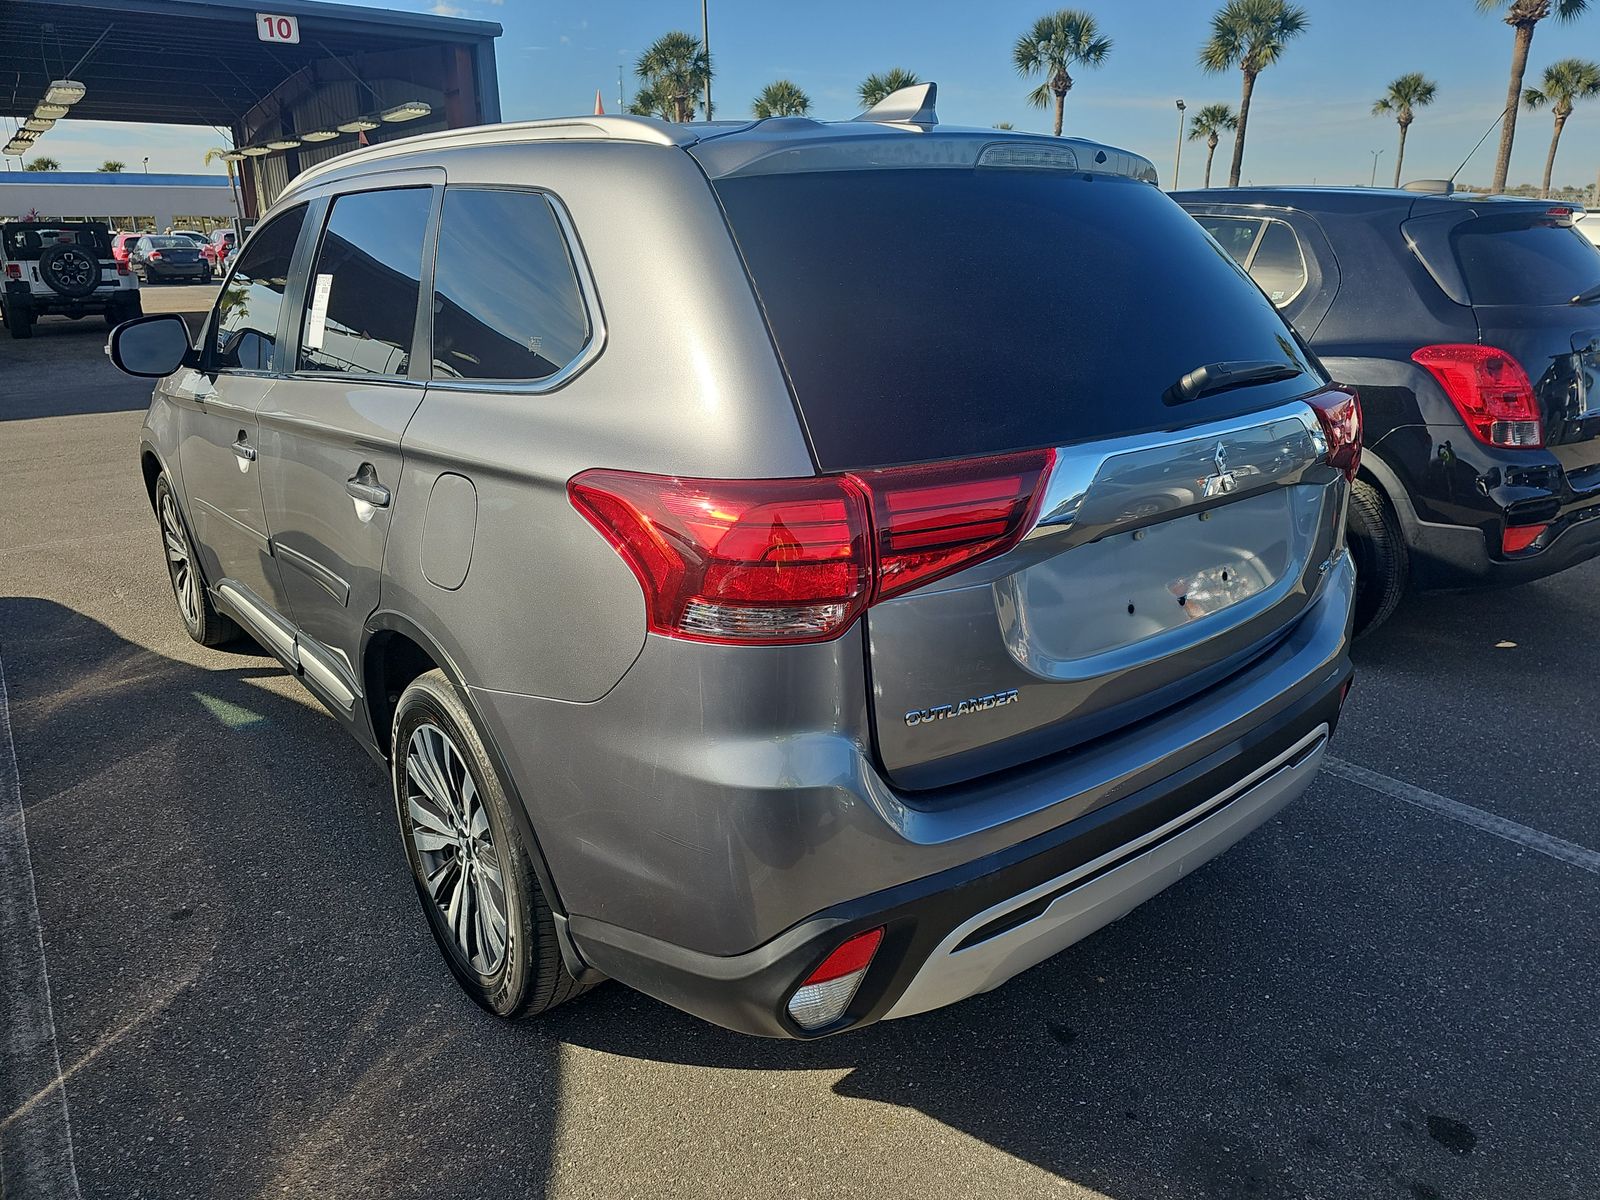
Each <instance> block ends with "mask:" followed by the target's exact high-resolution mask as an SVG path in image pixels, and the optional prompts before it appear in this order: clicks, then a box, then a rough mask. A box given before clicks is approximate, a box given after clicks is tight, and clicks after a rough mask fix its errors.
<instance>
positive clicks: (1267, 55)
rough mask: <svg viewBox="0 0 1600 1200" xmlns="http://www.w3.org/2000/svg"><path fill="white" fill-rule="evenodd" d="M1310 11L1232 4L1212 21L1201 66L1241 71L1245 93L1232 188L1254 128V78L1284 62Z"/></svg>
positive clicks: (1233, 0)
mask: <svg viewBox="0 0 1600 1200" xmlns="http://www.w3.org/2000/svg"><path fill="white" fill-rule="evenodd" d="M1310 23H1311V22H1310V19H1309V18H1308V17H1307V16H1306V10H1305V9H1303V8H1301V7H1300V6H1299V5H1296V4H1290V3H1288V2H1287V0H1228V3H1227V4H1225V5H1223V7H1221V8H1220V9H1218V10H1217V11H1216V12H1215V13H1214V14H1213V15H1212V17H1211V37H1210V39H1209V40H1207V42H1206V44H1205V45H1204V46H1202V47H1200V65H1201V67H1203V68H1204V69H1205V70H1207V71H1212V72H1216V73H1220V72H1223V71H1229V70H1232V69H1233V68H1234V67H1238V68H1239V72H1240V73H1241V74H1242V75H1243V76H1244V90H1243V93H1242V94H1241V95H1240V97H1239V116H1238V122H1239V124H1238V127H1237V129H1235V131H1234V135H1233V164H1232V165H1231V166H1230V167H1229V168H1228V186H1229V187H1238V186H1239V173H1240V171H1241V170H1242V169H1243V167H1244V138H1245V130H1246V128H1247V127H1248V126H1249V124H1250V97H1251V96H1252V95H1254V93H1255V90H1256V77H1257V76H1258V75H1260V74H1261V72H1262V71H1264V70H1266V69H1267V68H1268V67H1270V66H1272V64H1273V63H1275V62H1277V61H1278V59H1279V58H1281V57H1282V56H1283V51H1284V47H1285V46H1287V45H1288V43H1289V41H1290V39H1292V38H1295V37H1298V36H1299V35H1300V34H1302V33H1304V32H1305V30H1306V27H1307V26H1308V25H1309V24H1310Z"/></svg>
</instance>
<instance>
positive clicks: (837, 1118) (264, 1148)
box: [0, 288, 1600, 1200]
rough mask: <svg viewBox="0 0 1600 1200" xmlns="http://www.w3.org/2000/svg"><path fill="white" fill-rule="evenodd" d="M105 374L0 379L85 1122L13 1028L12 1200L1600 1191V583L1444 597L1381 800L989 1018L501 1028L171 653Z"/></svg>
mask: <svg viewBox="0 0 1600 1200" xmlns="http://www.w3.org/2000/svg"><path fill="white" fill-rule="evenodd" d="M145 299H146V308H147V311H155V310H156V309H157V308H158V307H162V308H171V309H173V310H182V309H185V308H192V309H198V308H199V307H201V306H202V305H203V304H204V302H205V301H204V295H203V293H202V291H201V289H191V288H172V289H165V288H162V289H148V290H147V291H146V293H145ZM104 334H105V329H104V326H103V325H102V324H101V323H100V322H99V321H98V319H94V318H89V319H85V320H83V321H81V322H77V323H75V324H69V323H67V322H64V321H48V322H45V323H42V324H41V325H40V326H39V329H38V334H37V336H36V337H35V338H34V339H33V340H32V341H30V342H25V343H17V342H13V341H10V340H6V339H3V338H0V670H3V674H4V681H5V685H6V689H7V692H8V694H9V713H10V725H11V732H12V738H13V740H14V744H15V762H16V782H17V785H18V786H19V787H20V799H21V803H22V805H23V806H24V810H25V813H26V823H25V831H26V837H27V849H28V852H27V856H26V860H25V862H24V868H25V872H26V878H23V876H22V875H20V874H18V873H17V872H15V871H13V872H12V873H11V874H10V875H7V873H6V872H5V871H4V870H3V869H0V888H3V889H9V891H10V892H12V893H14V894H16V895H21V894H22V892H21V890H20V889H21V887H22V885H23V884H24V883H25V884H27V885H28V886H29V887H31V889H32V892H31V894H32V895H34V896H36V911H37V924H38V929H39V931H40V934H41V937H42V949H43V956H44V961H45V962H47V964H48V985H47V988H46V986H45V979H44V976H43V973H42V971H40V970H39V963H38V960H37V956H36V955H30V954H23V953H21V952H17V953H16V954H15V956H14V957H15V961H5V962H0V974H4V975H5V976H8V978H0V996H3V995H4V994H5V992H6V989H7V987H8V986H9V988H10V989H11V990H12V991H13V992H14V993H16V994H19V995H20V994H22V993H23V992H25V991H28V990H29V989H32V991H33V992H36V993H37V994H39V995H44V996H47V998H48V1000H49V1005H50V1011H49V1018H50V1024H51V1026H52V1028H51V1029H50V1030H47V1031H46V1032H48V1033H49V1034H50V1035H51V1040H52V1041H53V1044H54V1049H55V1052H56V1054H57V1055H58V1057H59V1062H60V1076H61V1078H62V1079H63V1080H64V1084H56V1083H52V1082H48V1081H49V1080H53V1079H54V1078H55V1074H54V1068H51V1067H49V1064H48V1062H47V1061H46V1060H42V1059H40V1058H39V1056H38V1045H39V1043H37V1042H34V1043H28V1045H23V1043H24V1042H26V1041H27V1039H20V1038H18V1037H17V1036H16V1033H17V1031H16V1030H15V1029H12V1030H9V1031H7V1030H0V1034H6V1033H9V1034H10V1035H11V1036H9V1037H6V1036H0V1074H4V1073H5V1072H6V1071H7V1070H8V1069H9V1070H10V1072H11V1078H12V1080H13V1081H14V1082H13V1084H12V1085H11V1086H10V1087H9V1089H8V1088H7V1086H6V1085H5V1084H4V1082H3V1080H0V1097H3V1098H5V1099H6V1100H7V1106H8V1107H9V1109H10V1111H9V1113H8V1112H7V1111H6V1108H7V1106H0V1146H3V1145H4V1143H5V1142H6V1139H7V1138H8V1137H10V1138H11V1139H12V1146H11V1157H10V1158H6V1157H0V1163H3V1164H7V1171H8V1174H7V1176H6V1177H5V1178H4V1179H0V1194H3V1195H4V1198H5V1200H39V1197H42V1196H46V1195H49V1196H55V1195H66V1196H73V1195H81V1196H83V1197H95V1198H100V1197H104V1198H107V1200H111V1198H115V1200H129V1198H133V1197H160V1198H162V1200H166V1198H169V1197H172V1198H178V1197H216V1198H224V1197H225V1198H228V1200H237V1198H249V1197H263V1198H264V1197H283V1196H291V1197H301V1196H307V1197H309V1196H315V1197H319V1198H329V1200H343V1198H346V1197H412V1196H415V1197H432V1198H438V1200H453V1198H474V1200H475V1198H479V1197H491V1196H494V1197H562V1198H566V1197H606V1198H614V1197H655V1196H674V1197H677V1196H684V1197H697V1196H707V1197H716V1198H717V1200H731V1198H734V1197H745V1196H763V1197H765V1196H785V1197H787V1196H804V1197H819V1198H820V1197H858V1196H859V1197H901V1196H922V1195H933V1194H938V1195H941V1196H950V1197H967V1196H974V1197H978V1196H983V1197H988V1196H993V1197H1017V1196H1064V1197H1094V1196H1105V1197H1113V1198H1115V1200H1135V1198H1139V1197H1152V1198H1153V1197H1176V1198H1182V1200H1190V1198H1195V1200H1198V1198H1201V1197H1205V1198H1213V1197H1227V1198H1233V1197H1286V1198H1287V1197H1295V1198H1300V1197H1316V1198H1319V1200H1320V1198H1323V1197H1361V1198H1371V1197H1378V1198H1383V1197H1398V1198H1401V1200H1446V1198H1447V1200H1469V1198H1482V1200H1504V1198H1506V1197H1517V1198H1519V1200H1533V1198H1561V1200H1591V1198H1593V1197H1595V1196H1597V1195H1600V1160H1597V1157H1596V1155H1597V1153H1600V1021H1597V1020H1596V1014H1597V1008H1596V1004H1597V1001H1596V997H1597V995H1600V961H1597V959H1600V955H1597V948H1596V929H1597V928H1600V854H1596V851H1597V850H1600V806H1597V797H1600V786H1597V781H1600V743H1597V741H1596V739H1595V737H1594V735H1593V724H1592V722H1593V718H1594V714H1595V711H1596V709H1595V698H1594V682H1593V681H1594V680H1595V679H1596V678H1597V677H1600V641H1597V639H1596V638H1595V636H1594V634H1593V632H1592V627H1593V624H1594V620H1595V616H1596V605H1595V600H1594V596H1595V592H1596V588H1597V585H1600V568H1597V567H1596V566H1588V567H1584V568H1580V569H1578V570H1575V571H1572V572H1569V573H1568V574H1566V575H1564V576H1561V577H1558V578H1556V579H1552V580H1548V581H1545V582H1542V583H1537V584H1532V585H1529V586H1526V587H1523V588H1520V589H1517V590H1514V591H1506V592H1500V593H1492V594H1482V595H1467V596H1437V597H1427V598H1421V599H1413V600H1412V601H1410V602H1409V603H1408V604H1407V605H1406V606H1404V607H1403V608H1402V609H1401V611H1400V613H1399V614H1398V615H1397V616H1396V617H1395V618H1394V619H1393V620H1392V621H1391V622H1390V623H1389V625H1388V626H1387V627H1385V628H1384V629H1383V630H1382V631H1380V632H1379V633H1378V634H1376V635H1375V636H1373V637H1372V638H1371V639H1370V640H1368V641H1366V642H1365V643H1363V644H1362V645H1361V646H1360V647H1359V649H1358V653H1357V668H1358V673H1357V682H1356V686H1355V691H1354V692H1353V694H1352V697H1351V701H1350V706H1349V708H1348V709H1347V713H1346V717H1345V720H1344V722H1343V724H1342V725H1341V727H1340V729H1339V732H1338V735H1337V737H1336V739H1335V742H1334V746H1333V751H1332V752H1333V754H1334V755H1335V756H1336V757H1337V759H1338V760H1340V761H1341V762H1342V763H1346V764H1352V766H1353V768H1354V769H1353V770H1352V769H1346V770H1345V771H1343V772H1342V773H1335V772H1333V771H1325V772H1324V773H1323V775H1322V776H1321V777H1320V778H1319V780H1318V782H1317V783H1316V784H1315V785H1314V786H1313V788H1312V790H1311V792H1310V793H1309V794H1308V795H1307V797H1306V798H1305V799H1303V800H1302V801H1300V802H1299V803H1298V804H1296V805H1294V806H1292V807H1291V808H1290V809H1289V810H1287V811H1286V812H1285V813H1284V814H1283V815H1282V816H1281V817H1279V818H1278V819H1276V820H1274V821H1273V822H1271V823H1270V824H1269V825H1268V826H1266V827H1264V828H1263V829H1262V830H1261V831H1259V832H1258V833H1257V834H1255V835H1253V836H1252V837H1251V838H1249V839H1247V840H1246V841H1245V842H1244V843H1242V844H1241V845H1239V846H1238V847H1236V848H1235V849H1233V850H1232V851H1230V852H1229V853H1227V854H1226V855H1224V856H1223V857H1222V858H1220V859H1218V860H1217V861H1216V862H1214V863H1212V864H1210V865H1208V866H1206V867H1205V868H1203V869H1201V870H1198V871H1196V872H1195V873H1194V874H1192V875H1191V876H1189V877H1187V878H1185V879H1184V880H1183V881H1182V882H1181V883H1179V884H1177V885H1176V886H1174V887H1173V888H1171V889H1169V890H1168V891H1167V892H1165V893H1163V894H1162V895H1161V896H1159V897H1157V898H1156V899H1155V900H1153V901H1151V902H1150V903H1148V904H1146V905H1144V906H1143V907H1142V908H1140V909H1138V910H1137V911H1135V912H1134V913H1133V914H1131V915H1130V916H1128V917H1126V918H1125V919H1123V920H1122V921H1120V922H1118V923H1116V924H1115V925H1113V926H1111V927H1110V928H1108V929H1106V930H1104V931H1103V932H1101V933H1099V934H1097V935H1095V936H1094V937H1092V938H1090V939H1088V940H1087V941H1085V942H1084V943H1082V944H1080V945H1079V946H1077V947H1075V948H1073V949H1071V950H1069V951H1068V952H1066V953H1065V954H1062V955H1060V956H1058V957H1057V958H1055V959H1053V960H1051V961H1049V962H1047V963H1045V964H1043V965H1041V966H1039V967H1038V968H1036V969H1034V970H1033V971H1030V972H1028V973H1027V974H1025V975H1023V976H1021V977H1019V978H1018V979H1016V980H1014V981H1013V982H1012V983H1011V984H1009V985H1008V986H1006V987H1004V988H1002V989H1001V990H999V991H997V992H994V993H990V994H988V995H986V996H982V997H978V998H975V999H973V1000H970V1001H967V1002H965V1003H963V1004H959V1005H957V1006H955V1007H953V1008H950V1009H946V1010H943V1011H941V1012H937V1013H932V1014H927V1015H925V1016H922V1017H917V1018H912V1019H910V1020H905V1021H900V1022H892V1023H887V1024H883V1025H879V1026H876V1027H873V1028H871V1029H868V1030H865V1031H862V1032H860V1033H857V1034H853V1035H846V1036H842V1037H837V1038H832V1039H828V1040H825V1041H822V1042H818V1043H809V1044H797V1043H784V1042H769V1041H762V1040H758V1039H751V1038H746V1037H741V1036H739V1035H736V1034H732V1033H726V1032H724V1031H722V1030H720V1029H717V1028H714V1027H712V1026H710V1025H706V1024H703V1023H701V1022H699V1021H697V1020H695V1019H693V1018H691V1017H687V1016H683V1015H681V1014H679V1013H677V1012H675V1011H674V1010H672V1009H670V1008H667V1007H666V1006H664V1005H662V1004H659V1003H657V1002H655V1001H653V1000H650V999H647V998H645V997H642V996H640V995H637V994H635V993H632V992H629V991H627V990H626V989H624V988H622V987H620V986H618V985H614V984H606V985H603V986H602V987H600V988H599V989H598V990H596V991H595V992H593V993H591V994H590V995H588V996H586V997H584V998H582V999H581V1000H579V1001H577V1002H575V1003H573V1004H571V1005H569V1006H567V1007H565V1008H563V1009H560V1010H557V1011H556V1012H555V1013H552V1014H550V1015H549V1016H548V1017H546V1018H544V1019H541V1020H536V1021H530V1022H524V1023H519V1024H504V1023H499V1022H497V1021H495V1020H494V1019H493V1018H490V1017H489V1016H487V1015H485V1014H484V1013H482V1012H481V1011H480V1010H478V1009H477V1008H475V1007H474V1006H473V1005H472V1004H470V1003H469V1002H468V1001H467V1000H466V999H465V998H464V997H463V996H462V995H461V993H460V992H459V991H458V990H457V988H456V986H455V984H454V982H453V981H452V979H451V978H450V975H449V973H448V971H447V970H446V969H445V967H444V965H443V963H442V961H441V960H440V958H439V955H438V953H437V951H436V950H435V948H434V946H433V943H432V941H431V939H430V938H429V935H428V933H427V930H426V928H425V926H424V924H423V921H422V918H421V915H420V913H419V912H418V911H417V907H416V900H415V896H414V893H413V892H412V889H411V886H410V880H409V877H408V875H407V872H406V866H405V860H404V857H403V854H402V852H401V848H400V842H399V838H398V835H397V832H396V830H395V828H394V821H393V816H392V809H391V805H390V801H389V798H388V794H387V783H386V779H385V777H384V774H383V771H382V769H381V768H380V767H378V766H376V765H375V764H374V763H373V762H372V761H371V760H370V759H368V758H367V757H366V756H365V755H364V754H363V753H362V752H361V751H360V750H358V749H357V748H356V746H355V745H354V743H352V742H350V741H349V739H348V738H347V737H346V735H345V734H344V733H343V732H341V730H340V729H339V728H338V727H337V726H336V725H335V723H334V721H333V720H332V718H330V717H328V716H327V715H325V714H324V713H323V711H322V710H321V709H320V708H318V707H317V706H316V704H315V703H314V702H313V701H312V700H311V699H310V697H309V696H308V695H307V694H306V693H305V692H304V691H303V690H302V689H301V688H300V687H299V685H298V684H296V683H294V682H293V681H292V680H290V679H289V678H288V677H286V676H285V674H284V672H283V671H282V670H281V669H279V667H278V666H277V664H276V663H275V662H274V660H272V659H270V658H268V657H266V656H265V655H263V654H260V653H255V654H252V653H239V652H222V651H211V650H205V649H202V648H201V647H198V646H196V645H194V644H193V643H192V642H190V641H189V640H188V638H187V637H186V636H185V635H184V632H183V629H182V626H181V624H180V623H179V620H178V618H177V616H176V614H175V612H174V611H173V608H172V602H171V597H170V593H169V591H168V587H167V581H166V576H165V573H164V569H163V566H162V561H161V554H160V548H159V540H158V537H157V533H156V526H155V523H154V521H153V519H152V517H151V515H150V512H149V506H148V503H147V501H146V499H145V495H144V491H143V487H142V484H141V481H140V478H139V471H138V466H137V459H136V436H137V431H138V426H139V421H140V412H141V411H142V408H143V406H144V402H145V398H146V397H147V396H148V390H149V389H148V388H147V387H145V386H143V385H141V384H139V383H137V382H136V381H133V380H129V379H126V378H123V377H121V376H119V375H117V374H116V373H115V372H114V371H113V370H112V369H111V368H110V366H109V365H108V364H107V363H106V361H105V359H104V357H103V355H102V354H101V349H100V348H101V345H102V343H103V341H104ZM5 753H6V748H5V741H4V738H3V730H0V758H3V757H4V756H5ZM3 768H4V764H3V763H0V783H3V781H4V778H5V773H4V769H3ZM1358 778H1359V779H1360V780H1362V782H1357V779H1358ZM3 792H4V788H3V787H0V801H3V800H4V795H3ZM1430 796H1431V797H1432V800H1428V799H1427V797H1430ZM1434 801H1438V802H1439V803H1435V802H1434ZM3 816H4V814H3V813H0V823H3ZM0 827H3V824H0ZM0 866H3V864H0ZM0 944H7V943H0ZM14 944H19V945H20V944H21V943H20V942H17V943H14ZM6 1011H7V1010H6V1009H5V1008H4V1007H0V1020H4V1014H5V1012H6ZM19 1046H21V1047H22V1048H21V1049H20V1050H19ZM29 1046H31V1047H32V1049H31V1051H30V1050H29ZM25 1052H26V1053H32V1054H33V1057H32V1058H31V1059H28V1060H27V1061H23V1058H22V1057H19V1055H22V1054H24V1053H25ZM7 1053H10V1054H11V1055H12V1059H11V1061H9V1062H8V1061H7V1059H6V1058H5V1055H6V1054H7ZM41 1061H43V1062H45V1067H44V1068H43V1069H44V1070H45V1078H46V1079H47V1083H46V1085H45V1087H44V1090H43V1091H42V1092H40V1091H38V1090H30V1091H27V1092H26V1094H24V1095H18V1094H17V1093H18V1092H19V1091H22V1090H24V1089H23V1087H21V1086H19V1085H18V1084H17V1083H16V1082H15V1081H17V1080H22V1079H25V1078H31V1077H33V1076H32V1075H30V1074H29V1072H33V1073H37V1072H38V1071H39V1070H40V1069H41V1068H40V1062H41ZM63 1089H64V1097H65V1103H64V1104H58V1103H57V1102H58V1101H59V1100H60V1099H61V1097H62V1095H63ZM52 1106H55V1107H59V1109H60V1112H61V1121H60V1123H61V1124H62V1125H63V1128H62V1129H61V1130H60V1135H61V1139H62V1140H61V1144H62V1146H64V1147H65V1151H64V1153H65V1155H66V1160H65V1161H63V1162H59V1163H55V1164H53V1165H50V1166H49V1169H46V1168H45V1167H43V1166H37V1165H36V1166H34V1167H30V1166H29V1164H28V1163H27V1162H25V1161H23V1160H22V1157H21V1156H20V1155H19V1152H18V1151H17V1146H18V1145H19V1144H20V1142H19V1140H18V1133H19V1131H20V1130H21V1129H23V1128H24V1127H25V1126H26V1125H29V1124H30V1123H31V1124H34V1125H39V1126H40V1127H48V1126H50V1125H51V1122H54V1121H56V1118H55V1117H54V1116H53V1115H52V1114H53V1112H54V1111H55V1107H52ZM50 1189H57V1190H54V1191H52V1190H50Z"/></svg>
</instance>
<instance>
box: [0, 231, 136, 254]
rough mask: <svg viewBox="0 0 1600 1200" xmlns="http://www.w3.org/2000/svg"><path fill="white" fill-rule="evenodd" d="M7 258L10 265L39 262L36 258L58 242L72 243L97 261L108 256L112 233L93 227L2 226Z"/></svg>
mask: <svg viewBox="0 0 1600 1200" xmlns="http://www.w3.org/2000/svg"><path fill="white" fill-rule="evenodd" d="M0 237H3V238H4V239H5V244H6V257H7V258H8V259H10V260H11V261H12V262H38V261H39V255H41V254H43V253H44V252H45V251H46V250H48V249H49V248H50V247H51V246H54V245H56V244H57V243H58V242H72V243H75V244H76V245H79V246H82V247H83V248H84V249H85V250H88V251H89V252H90V253H92V254H93V255H94V256H95V257H96V258H110V257H111V233H110V231H109V230H107V229H106V228H104V227H103V226H95V225H31V224H29V225H24V224H16V225H5V226H0Z"/></svg>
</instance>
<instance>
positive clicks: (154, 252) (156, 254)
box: [150, 250, 161, 258]
mask: <svg viewBox="0 0 1600 1200" xmlns="http://www.w3.org/2000/svg"><path fill="white" fill-rule="evenodd" d="M150 257H151V258H160V257H161V251H159V250H152V251H150Z"/></svg>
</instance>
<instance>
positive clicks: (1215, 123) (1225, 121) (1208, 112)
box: [1189, 104, 1239, 187]
mask: <svg viewBox="0 0 1600 1200" xmlns="http://www.w3.org/2000/svg"><path fill="white" fill-rule="evenodd" d="M1237 128H1239V118H1238V117H1236V116H1234V115H1233V109H1231V108H1229V107H1228V106H1227V105H1226V104H1208V105H1206V106H1205V107H1204V108H1202V109H1201V110H1200V111H1199V112H1197V113H1195V114H1194V116H1192V117H1190V118H1189V140H1190V141H1191V142H1198V141H1199V140H1200V139H1201V138H1205V140H1206V186H1207V187H1210V186H1211V160H1212V159H1213V158H1215V157H1216V156H1217V141H1218V139H1219V138H1220V136H1221V135H1222V134H1224V133H1226V132H1229V131H1230V130H1234V129H1237Z"/></svg>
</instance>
